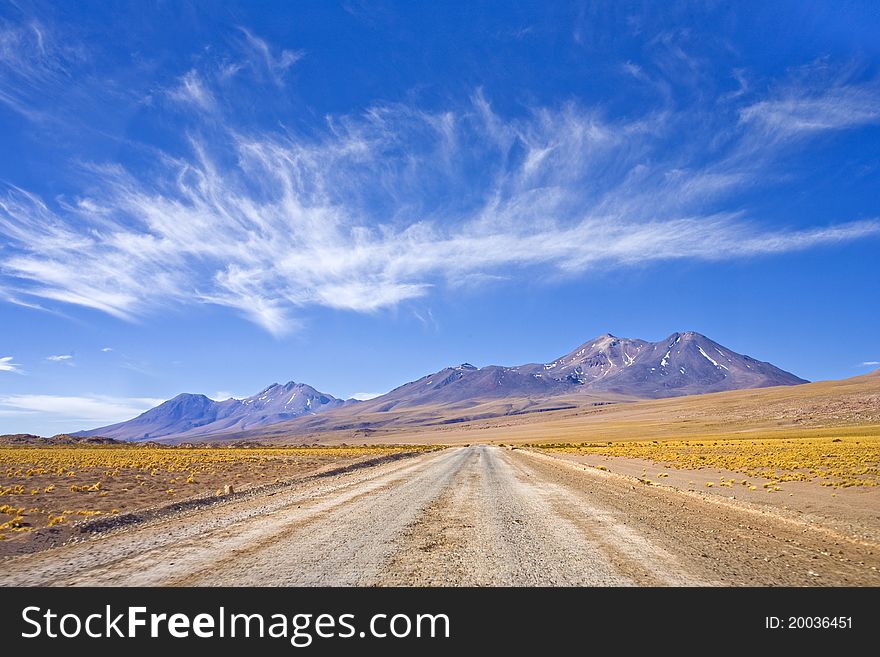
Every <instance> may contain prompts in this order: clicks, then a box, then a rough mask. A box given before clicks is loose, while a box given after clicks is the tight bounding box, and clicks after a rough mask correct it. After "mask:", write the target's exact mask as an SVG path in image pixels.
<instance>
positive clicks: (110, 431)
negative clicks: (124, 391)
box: [71, 381, 354, 441]
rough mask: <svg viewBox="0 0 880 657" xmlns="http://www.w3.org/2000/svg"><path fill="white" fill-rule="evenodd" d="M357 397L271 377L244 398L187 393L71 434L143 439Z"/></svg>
mask: <svg viewBox="0 0 880 657" xmlns="http://www.w3.org/2000/svg"><path fill="white" fill-rule="evenodd" d="M353 401H354V400H350V401H349V402H345V401H343V400H341V399H337V398H336V397H334V396H332V395H327V394H324V393H322V392H318V391H317V390H315V389H314V388H313V387H312V386H310V385H306V384H304V383H294V382H293V381H291V382H289V383H286V384H284V385H279V384H278V383H273V384H272V385H270V386H269V387H268V388H265V389H263V390H261V391H260V392H258V393H257V394H255V395H253V396H251V397H247V398H246V399H227V400H225V401H214V400H213V399H210V398H208V397H206V396H205V395H194V394H189V393H183V394H180V395H177V396H176V397H174V398H173V399H169V400H168V401H166V402H163V403H161V404H159V405H158V406H156V407H155V408H151V409H150V410H148V411H146V412H144V413H141V414H140V415H138V416H137V417H136V418H134V419H131V420H128V421H126V422H119V423H118V424H111V425H109V426H106V427H98V428H97V429H91V430H89V431H78V432H76V433H73V434H71V435H73V436H103V437H105V438H116V439H122V440H137V441H142V440H154V439H156V438H163V437H166V436H176V435H183V434H187V435H203V434H211V433H223V432H226V431H244V430H248V429H255V428H258V427H263V426H268V425H272V424H278V423H279V422H284V421H285V420H290V419H293V418H296V417H300V416H302V415H306V414H308V413H318V412H320V411H323V410H326V409H328V408H338V407H340V406H344V405H345V404H346V403H352V402H353Z"/></svg>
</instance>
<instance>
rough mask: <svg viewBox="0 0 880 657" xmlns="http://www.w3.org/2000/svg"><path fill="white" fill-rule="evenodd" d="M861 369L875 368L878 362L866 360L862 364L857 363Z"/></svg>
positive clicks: (879, 362) (879, 361) (879, 363)
mask: <svg viewBox="0 0 880 657" xmlns="http://www.w3.org/2000/svg"><path fill="white" fill-rule="evenodd" d="M859 365H860V366H861V367H877V366H878V365H880V360H866V361H863V362H862V363H859Z"/></svg>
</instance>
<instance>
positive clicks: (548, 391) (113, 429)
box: [73, 331, 807, 440]
mask: <svg viewBox="0 0 880 657" xmlns="http://www.w3.org/2000/svg"><path fill="white" fill-rule="evenodd" d="M806 382H807V381H806V380H804V379H801V378H799V377H797V376H795V375H793V374H791V373H789V372H786V371H784V370H781V369H779V368H778V367H776V366H774V365H772V364H770V363H767V362H763V361H759V360H756V359H754V358H751V357H750V356H745V355H742V354H738V353H736V352H734V351H732V350H730V349H727V348H726V347H723V346H722V345H720V344H718V343H717V342H714V341H712V340H710V339H709V338H707V337H705V336H703V335H700V334H699V333H695V332H693V331H688V332H685V333H673V334H672V335H670V336H669V337H668V338H666V339H665V340H660V341H659V342H648V341H645V340H639V339H630V338H618V337H615V336H613V335H611V334H610V333H606V334H604V335H601V336H598V337H596V338H593V339H592V340H588V341H587V342H585V343H583V344H582V345H580V346H579V347H577V348H576V349H574V350H573V351H571V352H570V353H568V354H566V355H564V356H561V357H560V358H557V359H556V360H554V361H552V362H549V363H529V364H526V365H520V366H517V367H504V366H499V365H489V366H486V367H481V368H477V367H475V366H473V365H471V364H469V363H463V364H461V365H457V366H452V367H447V368H444V369H442V370H440V371H439V372H434V373H433V374H428V375H427V376H424V377H422V378H420V379H417V380H416V381H412V382H410V383H406V384H404V385H402V386H400V387H398V388H395V389H394V390H392V391H390V392H388V393H386V394H384V395H381V396H379V397H376V398H374V399H371V400H369V401H367V402H356V401H355V400H347V401H344V400H341V399H337V398H336V397H333V396H332V395H329V394H326V393H321V392H319V391H317V390H315V389H314V388H312V387H311V386H308V385H306V384H303V383H294V382H292V381H291V382H290V383H287V384H285V385H279V384H277V383H276V384H273V385H271V386H269V387H268V388H266V389H264V390H262V391H260V392H258V393H257V394H256V395H253V396H252V397H248V398H247V399H241V400H239V399H227V400H225V401H219V402H218V401H214V400H212V399H209V398H208V397H206V396H204V395H197V394H181V395H178V396H177V397H174V398H173V399H171V400H169V401H167V402H164V403H162V404H160V405H159V406H157V407H155V408H152V409H150V410H148V411H146V412H145V413H142V414H141V415H139V416H138V417H136V418H134V419H132V420H128V421H126V422H120V423H118V424H113V425H110V426H106V427H99V428H97V429H92V430H89V431H81V432H78V433H76V434H73V435H80V436H86V435H100V436H104V437H107V438H117V439H124V440H155V439H161V438H169V437H174V438H176V439H190V438H201V437H204V436H212V437H214V436H217V437H218V438H222V437H223V436H224V435H230V436H231V435H241V434H242V433H243V432H247V433H248V434H249V435H251V434H253V433H254V431H255V430H256V431H257V433H258V432H259V430H260V429H261V428H268V427H271V428H272V431H273V433H277V432H278V431H283V430H284V429H285V428H286V427H288V426H289V428H290V430H291V431H296V430H297V427H299V428H300V429H301V428H303V427H305V426H308V425H304V424H303V423H302V422H297V420H298V419H302V418H305V417H307V416H308V417H311V416H313V415H317V414H320V415H321V419H322V423H321V425H325V426H336V427H338V426H355V425H353V424H350V422H349V418H350V417H351V413H352V412H357V413H359V414H365V413H369V414H371V417H373V418H375V417H377V416H378V417H381V416H382V414H389V413H390V412H391V411H400V410H401V409H414V408H415V409H418V408H421V407H424V408H428V407H431V408H434V407H437V406H438V405H440V406H447V407H449V406H456V407H458V408H460V407H462V406H476V405H479V404H481V403H484V402H486V401H488V400H498V399H506V398H510V399H528V400H538V399H548V398H553V397H557V396H563V395H565V396H567V397H566V398H569V397H570V396H571V395H579V394H582V395H590V396H591V397H593V398H598V399H602V398H607V399H610V400H614V401H625V400H627V399H658V398H662V397H674V396H682V395H695V394H704V393H711V392H722V391H727V390H741V389H747V388H764V387H769V386H782V385H798V384H801V383H806ZM343 407H346V408H347V410H346V411H342V410H340V411H339V413H342V415H339V413H337V414H336V415H339V417H338V420H339V422H336V423H335V424H334V422H333V421H332V420H333V419H334V417H335V416H334V412H335V411H336V410H337V409H342V408H343ZM351 407H354V408H351ZM502 408H505V407H502ZM506 408H507V410H506V411H503V412H512V410H511V409H512V407H510V406H508V407H506ZM393 420H394V416H392V415H389V416H388V421H393ZM373 422H374V423H380V424H381V423H384V422H383V421H381V420H375V419H374V420H373ZM346 423H348V424H346Z"/></svg>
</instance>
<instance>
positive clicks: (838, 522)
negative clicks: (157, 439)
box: [0, 445, 880, 586]
mask: <svg viewBox="0 0 880 657" xmlns="http://www.w3.org/2000/svg"><path fill="white" fill-rule="evenodd" d="M582 458H589V457H581V456H579V455H577V454H567V453H556V452H554V451H553V450H539V449H521V448H510V447H499V446H491V445H472V446H469V447H450V448H447V449H442V450H425V451H422V452H408V453H406V455H405V456H401V457H400V458H397V459H394V460H387V459H386V460H382V461H378V460H377V461H376V462H375V464H374V465H372V466H369V467H362V468H358V469H351V470H347V471H337V472H336V473H330V474H328V475H327V476H323V477H315V476H312V477H301V478H298V479H295V480H292V481H289V482H282V483H281V484H280V485H276V486H274V487H270V488H268V489H265V488H264V489H260V488H257V489H255V490H253V491H252V492H251V493H241V494H239V493H236V494H233V495H230V496H227V497H223V498H221V499H220V501H219V502H217V503H215V504H210V505H205V506H198V505H197V506H194V507H192V508H184V509H178V510H168V512H167V513H164V514H157V515H155V516H152V517H149V518H147V519H145V520H143V521H142V522H135V523H132V524H121V525H119V526H117V527H116V528H108V529H107V530H105V531H101V532H98V533H95V534H91V533H86V534H83V535H82V536H80V537H75V538H74V540H73V541H72V542H68V543H67V544H66V545H63V546H59V547H55V548H51V549H45V550H40V551H37V552H32V553H29V554H20V555H16V556H10V557H7V558H5V559H4V561H3V562H2V570H0V584H2V585H4V586H27V585H65V586H66V585H120V586H142V585H143V586H146V585H162V586H176V585H186V586H189V585H258V586H272V585H278V586H284V585H367V586H372V585H453V586H457V585H480V586H482V585H526V586H533V585H535V586H539V585H583V586H605V585H610V586H666V585H720V586H729V585H795V586H835V585H866V586H867V585H871V586H876V585H880V571H878V568H880V543H878V541H877V536H878V525H877V518H876V513H875V512H874V511H876V509H877V508H878V506H877V502H878V496H877V490H878V489H877V488H876V487H868V486H853V487H849V488H841V489H838V492H837V493H835V494H836V495H838V496H839V497H840V499H841V504H840V507H839V508H837V507H827V506H822V507H821V508H820V509H818V510H817V509H815V508H814V509H812V510H810V508H809V507H810V505H811V504H814V503H815V501H816V500H815V499H814V498H811V497H809V496H806V495H805V496H794V497H785V498H783V497H782V495H783V494H782V493H779V492H772V493H771V492H767V491H766V490H763V487H762V491H761V493H760V494H757V493H756V491H748V489H747V488H746V487H742V486H740V489H743V490H744V491H745V492H741V491H740V490H738V489H733V488H730V489H728V488H723V487H713V488H711V489H709V488H706V487H705V486H703V487H700V486H693V487H692V488H693V490H688V489H687V486H686V485H681V484H680V482H679V483H678V484H676V485H666V484H653V483H651V484H647V483H643V482H641V481H640V480H639V477H638V476H637V475H629V474H624V473H622V472H616V471H615V470H618V469H620V466H619V465H617V464H616V465H614V466H612V467H611V468H608V466H603V467H605V468H606V469H600V468H597V467H594V466H592V465H589V464H588V463H586V462H581V459H582ZM600 458H601V457H600ZM607 458H611V457H607ZM655 469H656V466H655ZM702 474H703V475H706V474H707V473H702ZM670 479H671V477H670ZM753 479H754V480H755V481H758V480H757V478H753ZM796 483H803V482H796ZM783 485H784V486H786V487H787V486H789V485H790V484H783ZM816 487H817V488H820V489H822V490H824V491H826V493H827V495H828V498H829V499H836V498H830V495H831V494H832V493H831V492H830V489H828V488H823V487H820V486H818V485H816ZM719 491H723V493H719ZM747 493H748V494H747ZM762 495H763V496H764V498H767V497H771V498H773V496H774V495H776V496H778V498H773V499H774V500H776V499H780V500H781V499H785V500H786V502H787V503H786V504H781V503H778V504H777V503H774V504H767V503H766V500H765V499H763V498H762V497H761V496H762ZM844 500H846V501H844ZM820 506H821V505H820ZM851 508H861V509H862V511H861V512H860V513H854V514H851V515H847V513H846V511H845V510H846V509H851ZM865 509H869V510H870V511H869V512H867V513H866V512H865Z"/></svg>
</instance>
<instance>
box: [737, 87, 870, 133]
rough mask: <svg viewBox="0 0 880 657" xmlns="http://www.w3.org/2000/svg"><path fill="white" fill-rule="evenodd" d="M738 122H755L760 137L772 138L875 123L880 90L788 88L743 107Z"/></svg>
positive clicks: (867, 88) (862, 88)
mask: <svg viewBox="0 0 880 657" xmlns="http://www.w3.org/2000/svg"><path fill="white" fill-rule="evenodd" d="M740 121H741V122H743V123H750V124H753V125H755V126H756V127H757V128H758V130H759V131H760V132H761V136H762V137H763V138H772V139H791V138H796V137H803V136H809V135H812V134H815V133H818V132H823V131H829V130H846V129H848V128H854V127H857V126H862V125H867V124H876V123H878V122H880V90H878V88H877V85H876V84H869V85H868V84H863V85H839V86H835V87H831V88H830V89H829V88H821V89H818V90H811V91H810V92H808V93H804V92H803V90H801V89H799V88H795V89H789V90H786V91H784V92H782V93H780V94H779V95H778V97H775V98H770V99H768V100H762V101H759V102H756V103H754V104H752V105H749V106H747V107H745V108H743V109H742V110H741V111H740Z"/></svg>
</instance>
